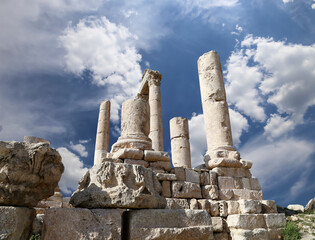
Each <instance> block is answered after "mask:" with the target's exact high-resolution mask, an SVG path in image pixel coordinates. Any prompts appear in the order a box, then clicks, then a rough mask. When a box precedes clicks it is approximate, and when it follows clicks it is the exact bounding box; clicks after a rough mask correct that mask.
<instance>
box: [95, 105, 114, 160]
mask: <svg viewBox="0 0 315 240" xmlns="http://www.w3.org/2000/svg"><path fill="white" fill-rule="evenodd" d="M109 123H110V101H108V100H107V101H103V102H101V105H100V112H99V116H98V124H97V132H96V141H95V152H94V165H95V164H97V163H100V161H101V158H102V154H103V153H107V152H108V144H109Z"/></svg>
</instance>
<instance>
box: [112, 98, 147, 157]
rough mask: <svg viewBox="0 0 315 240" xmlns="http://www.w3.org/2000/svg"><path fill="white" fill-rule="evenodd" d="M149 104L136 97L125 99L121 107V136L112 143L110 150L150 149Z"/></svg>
mask: <svg viewBox="0 0 315 240" xmlns="http://www.w3.org/2000/svg"><path fill="white" fill-rule="evenodd" d="M149 117H150V106H149V104H148V102H147V101H145V100H143V99H141V98H137V99H130V100H127V101H125V102H124V103H123V104H122V109H121V136H120V137H119V138H118V141H117V142H116V143H115V144H113V146H112V150H111V152H116V151H118V150H119V149H124V148H133V149H140V150H146V149H149V150H151V149H152V142H151V139H150V138H149V137H148V134H149V132H150V122H149Z"/></svg>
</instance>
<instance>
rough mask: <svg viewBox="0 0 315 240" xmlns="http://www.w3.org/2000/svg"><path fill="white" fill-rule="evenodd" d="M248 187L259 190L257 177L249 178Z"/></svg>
mask: <svg viewBox="0 0 315 240" xmlns="http://www.w3.org/2000/svg"><path fill="white" fill-rule="evenodd" d="M249 182H250V189H252V190H257V191H260V190H261V187H260V184H259V181H258V179H257V178H249Z"/></svg>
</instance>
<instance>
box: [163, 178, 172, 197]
mask: <svg viewBox="0 0 315 240" xmlns="http://www.w3.org/2000/svg"><path fill="white" fill-rule="evenodd" d="M162 196H163V197H166V198H170V197H172V192H171V182H170V181H162Z"/></svg>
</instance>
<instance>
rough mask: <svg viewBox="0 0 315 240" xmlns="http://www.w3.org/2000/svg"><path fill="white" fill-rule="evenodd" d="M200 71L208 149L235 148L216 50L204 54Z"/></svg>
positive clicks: (199, 67) (200, 61) (201, 58)
mask: <svg viewBox="0 0 315 240" xmlns="http://www.w3.org/2000/svg"><path fill="white" fill-rule="evenodd" d="M198 72H199V83H200V91H201V101H202V108H203V115H204V120H205V128H206V136H207V146H208V151H212V150H215V149H224V150H234V148H233V140H232V131H231V124H230V117H229V109H228V105H227V101H226V96H225V88H224V80H223V76H222V69H221V63H220V58H219V55H218V54H217V53H216V52H215V51H210V52H208V53H205V54H204V55H202V56H201V57H200V58H199V59H198Z"/></svg>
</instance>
